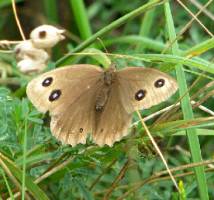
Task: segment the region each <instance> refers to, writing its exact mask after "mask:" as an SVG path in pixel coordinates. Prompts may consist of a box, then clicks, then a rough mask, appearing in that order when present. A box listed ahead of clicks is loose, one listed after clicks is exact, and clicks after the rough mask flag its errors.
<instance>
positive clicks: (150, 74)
mask: <svg viewBox="0 0 214 200" xmlns="http://www.w3.org/2000/svg"><path fill="white" fill-rule="evenodd" d="M116 73H117V78H118V82H119V84H118V85H119V94H120V99H121V101H122V103H123V106H124V107H125V109H126V110H127V112H133V111H135V110H139V109H146V108H150V107H151V106H153V105H156V104H159V103H161V102H163V101H165V100H167V99H168V98H169V97H170V96H171V95H172V94H174V93H175V92H176V90H177V88H178V86H177V83H176V81H175V80H174V79H173V78H172V77H170V76H169V75H167V74H165V73H163V72H161V71H158V70H156V69H152V68H141V67H128V68H125V69H122V70H120V71H117V72H116Z"/></svg>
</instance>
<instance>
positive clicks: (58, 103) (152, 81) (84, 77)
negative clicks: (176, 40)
mask: <svg viewBox="0 0 214 200" xmlns="http://www.w3.org/2000/svg"><path fill="white" fill-rule="evenodd" d="M176 90H177V83H176V81H175V80H174V79H173V78H172V77H170V76H168V75H167V74H165V73H163V72H161V71H158V70H156V69H152V68H142V67H127V68H124V69H122V70H118V71H117V70H116V69H115V67H114V66H111V67H109V68H108V69H107V70H103V69H101V68H100V67H98V66H95V65H88V64H82V65H71V66H67V67H62V68H58V69H55V70H52V71H49V72H47V73H44V74H42V75H40V76H39V77H38V78H35V79H33V80H32V81H31V82H30V83H29V84H28V86H27V95H28V97H29V99H30V100H31V101H32V103H33V104H34V105H35V107H36V108H37V109H38V110H39V111H41V112H47V111H49V113H50V116H51V124H50V127H51V132H52V133H53V135H54V136H55V137H56V138H58V139H59V140H60V141H62V142H63V143H65V144H70V145H76V144H78V143H85V142H86V138H87V135H88V133H91V135H92V138H93V140H94V141H95V143H97V144H98V145H104V144H107V145H110V146H111V145H113V143H114V142H115V141H119V140H120V139H121V138H122V137H123V136H125V135H127V132H128V130H127V129H128V127H129V126H130V123H131V119H132V113H133V112H134V111H136V110H139V109H146V108H149V107H151V106H153V105H156V104H158V103H160V102H162V101H165V100H166V99H167V98H169V97H170V96H171V95H172V94H173V93H175V92H176Z"/></svg>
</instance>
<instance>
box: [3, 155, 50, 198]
mask: <svg viewBox="0 0 214 200" xmlns="http://www.w3.org/2000/svg"><path fill="white" fill-rule="evenodd" d="M0 159H1V160H2V161H3V162H4V164H5V165H6V166H7V168H8V169H9V170H10V171H11V172H12V173H13V175H14V176H15V177H16V179H17V180H19V182H21V181H22V171H21V170H20V169H19V168H18V167H17V166H16V164H15V163H14V162H12V161H11V160H9V159H8V158H7V157H5V156H4V155H2V154H0ZM25 181H26V184H25V186H26V188H27V189H28V190H29V192H30V193H31V194H32V195H33V196H34V198H35V199H39V200H49V198H48V197H47V195H46V194H45V193H44V192H43V191H42V190H41V189H40V188H39V186H37V185H36V184H35V183H34V182H33V180H32V179H31V177H29V176H25Z"/></svg>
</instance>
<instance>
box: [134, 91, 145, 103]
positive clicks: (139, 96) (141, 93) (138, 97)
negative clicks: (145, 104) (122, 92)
mask: <svg viewBox="0 0 214 200" xmlns="http://www.w3.org/2000/svg"><path fill="white" fill-rule="evenodd" d="M145 96H146V90H142V89H140V90H138V91H137V92H136V93H135V99H136V100H137V101H140V100H142V99H143V98H144V97H145Z"/></svg>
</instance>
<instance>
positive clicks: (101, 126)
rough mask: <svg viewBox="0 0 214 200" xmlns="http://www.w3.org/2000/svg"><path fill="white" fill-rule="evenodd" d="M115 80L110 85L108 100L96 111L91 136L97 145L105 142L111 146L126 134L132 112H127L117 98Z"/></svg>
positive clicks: (117, 91) (117, 92)
mask: <svg viewBox="0 0 214 200" xmlns="http://www.w3.org/2000/svg"><path fill="white" fill-rule="evenodd" d="M118 89H119V88H118V83H117V81H116V82H114V83H113V85H112V86H111V90H110V93H109V97H108V101H107V103H106V105H105V107H104V110H103V111H102V112H100V113H96V116H95V126H94V128H93V132H92V136H93V139H94V141H95V143H97V144H98V145H100V146H102V145H104V144H107V145H109V146H112V145H113V143H114V142H116V141H119V140H120V139H121V138H122V137H123V136H125V135H127V134H128V127H129V126H130V123H131V119H132V114H131V113H128V112H127V111H126V110H125V108H124V107H123V105H122V102H121V100H120V98H119V90H118Z"/></svg>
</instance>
